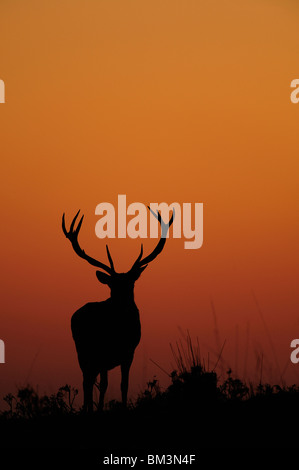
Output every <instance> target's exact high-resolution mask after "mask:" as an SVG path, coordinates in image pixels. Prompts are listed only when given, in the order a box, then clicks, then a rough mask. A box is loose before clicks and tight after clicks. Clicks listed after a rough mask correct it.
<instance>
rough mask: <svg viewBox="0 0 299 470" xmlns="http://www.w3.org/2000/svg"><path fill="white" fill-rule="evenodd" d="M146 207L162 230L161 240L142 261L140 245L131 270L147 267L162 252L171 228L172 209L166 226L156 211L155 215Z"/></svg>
mask: <svg viewBox="0 0 299 470" xmlns="http://www.w3.org/2000/svg"><path fill="white" fill-rule="evenodd" d="M147 207H148V209H149V210H150V212H151V213H152V214H153V215H154V217H156V219H157V220H158V222H159V223H160V225H161V229H162V233H161V238H160V240H159V242H158V244H157V245H156V247H155V248H154V250H153V251H152V252H151V253H150V254H149V255H148V256H146V257H145V258H144V259H142V254H143V247H142V245H141V251H140V255H139V256H138V258H137V260H136V261H135V263H134V264H133V266H132V268H131V269H132V270H133V269H135V268H141V267H142V266H144V265H147V264H148V263H150V262H151V261H153V260H154V259H155V258H156V257H157V256H158V255H159V254H160V253H161V251H162V250H163V248H164V245H165V243H166V236H167V232H168V229H169V227H170V226H171V224H172V223H173V220H174V216H175V210H174V208H173V209H172V216H171V218H170V220H169V222H168V224H166V223H165V222H164V221H163V220H162V217H161V214H160V212H159V211H157V213H155V212H154V211H153V210H152V209H151V208H150V207H149V206H147Z"/></svg>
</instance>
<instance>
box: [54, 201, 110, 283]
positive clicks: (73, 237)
mask: <svg viewBox="0 0 299 470" xmlns="http://www.w3.org/2000/svg"><path fill="white" fill-rule="evenodd" d="M79 213H80V210H78V212H77V214H76V215H75V217H74V218H73V221H72V223H71V226H70V230H69V231H67V229H66V227H65V214H63V216H62V230H63V233H64V235H65V236H66V238H68V239H69V240H70V242H71V244H72V247H73V250H74V251H75V253H76V254H77V255H78V256H80V258H82V259H85V260H86V261H88V263H89V264H91V265H92V266H96V267H97V268H101V269H104V271H106V272H107V273H109V274H113V273H115V270H114V265H113V261H112V257H111V255H110V252H109V248H108V245H106V251H107V256H108V260H109V263H110V267H109V266H106V264H104V263H101V262H100V261H98V260H96V259H94V258H91V257H90V256H88V255H87V254H86V253H85V251H84V250H82V248H81V247H80V245H79V242H78V235H79V232H80V228H81V225H82V222H83V218H84V215H82V217H81V219H80V220H79V222H78V225H77V228H76V229H74V227H75V223H76V220H77V218H78V215H79Z"/></svg>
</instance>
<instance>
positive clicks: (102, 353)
mask: <svg viewBox="0 0 299 470" xmlns="http://www.w3.org/2000/svg"><path fill="white" fill-rule="evenodd" d="M149 210H150V212H151V213H152V214H153V215H154V216H155V217H156V218H157V220H158V221H159V223H160V226H161V237H160V239H159V242H158V244H157V245H156V247H155V248H154V250H153V251H152V253H150V254H149V255H148V256H146V257H145V258H143V247H142V245H141V250H140V254H139V256H138V258H137V259H136V261H135V263H134V264H133V266H132V268H131V269H130V270H129V271H128V272H126V273H117V272H116V271H115V269H114V264H113V260H112V257H111V255H110V252H109V248H108V246H107V245H106V250H107V256H108V260H109V264H110V266H107V265H106V264H104V263H101V262H100V261H97V260H96V259H94V258H91V257H90V256H88V255H87V254H86V253H85V251H84V250H83V249H82V248H81V247H80V245H79V242H78V235H79V231H80V229H81V225H82V222H83V217H84V216H82V217H81V219H80V220H79V222H78V224H77V227H76V228H75V224H76V220H77V218H78V215H79V212H80V211H78V212H77V214H76V216H75V217H74V219H73V221H72V223H71V225H70V229H69V231H68V230H67V229H66V226H65V215H64V214H63V217H62V229H63V233H64V235H65V236H66V238H68V240H69V241H70V242H71V244H72V247H73V249H74V251H75V253H76V254H77V255H78V256H80V258H83V259H85V260H86V261H87V262H88V263H89V264H91V265H92V266H95V267H98V268H100V269H101V270H102V271H97V272H96V275H97V278H98V280H99V281H100V282H101V283H102V284H107V285H108V286H109V287H110V290H111V295H110V298H108V299H107V300H105V301H103V302H90V303H87V304H86V305H84V306H83V307H81V308H80V309H79V310H77V311H76V312H75V313H74V314H73V316H72V320H71V328H72V335H73V338H74V341H75V345H76V349H77V354H78V361H79V365H80V368H81V370H82V373H83V392H84V405H83V409H84V411H85V412H92V411H93V386H94V384H95V381H96V378H97V376H98V375H99V374H100V385H99V389H100V400H99V407H98V409H99V410H101V409H103V406H104V396H105V392H106V390H107V386H108V371H109V370H111V369H113V368H114V367H117V366H120V367H121V393H122V403H123V405H124V406H126V403H127V394H128V384H129V371H130V367H131V364H132V361H133V357H134V352H135V349H136V347H137V346H138V344H139V341H140V337H141V326H140V317H139V310H138V308H137V306H136V304H135V301H134V285H135V281H137V279H138V278H139V277H140V275H141V274H142V272H143V271H144V269H145V268H146V267H147V265H148V264H149V263H150V262H151V261H153V260H154V259H155V258H156V257H157V256H158V255H159V253H161V251H162V250H163V248H164V245H165V242H166V235H167V232H168V229H169V227H170V226H171V224H172V222H173V219H174V211H173V214H172V217H171V219H170V221H169V222H168V223H164V222H163V220H162V218H161V215H160V213H159V212H158V213H157V214H156V213H154V212H153V211H152V210H151V209H150V208H149ZM103 271H106V272H103Z"/></svg>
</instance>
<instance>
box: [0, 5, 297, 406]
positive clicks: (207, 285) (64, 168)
mask: <svg viewBox="0 0 299 470" xmlns="http://www.w3.org/2000/svg"><path fill="white" fill-rule="evenodd" d="M298 15H299V7H298V5H297V4H296V2H294V1H286V0H276V1H270V0H267V1H266V0H250V1H243V2H240V1H237V0H225V1H224V0H218V1H216V0H215V1H210V0H209V1H208V0H206V1H202V0H200V1H199V0H188V1H184V2H183V1H177V0H175V1H174V0H164V1H163V2H161V1H160V0H159V1H158V0H151V1H148V0H145V1H142V2H140V1H139V0H128V1H126V2H124V1H121V0H113V1H111V0H101V1H98V0H87V1H84V2H83V1H82V0H80V1H79V0H63V1H61V0H60V1H58V0H51V1H48V2H39V1H37V0H35V1H33V0H27V1H26V2H13V3H12V2H10V1H8V0H2V2H1V5H0V48H1V55H0V57H1V61H0V78H1V79H3V80H4V81H5V85H6V103H5V104H1V105H0V149H1V170H2V171H1V180H2V181H1V201H2V205H1V222H2V223H1V265H2V269H1V278H2V279H1V286H2V288H1V303H2V307H1V320H0V338H1V339H3V340H4V341H5V345H6V364H5V365H0V393H1V392H3V393H4V392H7V391H8V390H9V391H13V390H14V388H15V386H16V385H24V384H26V383H27V382H30V383H31V384H32V385H36V384H39V389H40V391H55V390H56V389H57V387H58V386H60V385H63V384H65V383H66V382H68V383H71V384H73V385H78V386H80V384H81V373H80V370H79V367H78V365H77V359H76V355H75V349H74V345H73V342H72V338H71V334H70V326H69V325H70V317H71V315H72V313H73V312H74V311H75V310H76V309H77V308H78V307H80V306H81V305H83V304H84V303H86V302H87V301H91V300H103V299H105V298H106V297H107V296H108V294H109V291H108V289H107V287H105V286H102V285H101V284H99V282H98V281H97V279H96V276H95V269H94V268H92V267H91V266H89V265H88V264H87V263H84V262H83V261H82V260H79V259H78V258H77V257H76V255H75V254H74V253H73V251H72V250H71V248H70V246H69V244H68V242H67V241H66V240H65V238H64V236H63V234H62V230H61V215H62V213H63V212H66V214H67V216H68V220H69V219H70V218H71V217H72V216H73V215H74V214H75V212H76V211H77V210H78V209H79V208H81V210H82V212H83V213H84V214H85V220H84V225H83V227H82V230H81V232H82V233H81V234H80V237H81V238H80V240H81V244H82V246H84V248H85V249H86V251H88V253H90V254H91V255H93V256H94V257H98V258H100V259H102V260H103V261H105V256H106V255H105V243H104V241H101V240H99V239H97V238H96V236H95V234H94V226H95V223H96V221H97V220H98V217H96V216H95V215H94V211H95V207H96V205H97V204H99V203H100V202H104V201H107V202H112V203H116V201H117V195H118V194H126V195H127V200H128V203H131V202H135V201H138V202H142V203H144V204H148V203H150V202H162V201H165V202H168V203H171V202H174V201H177V202H180V203H183V202H193V203H194V202H203V203H204V243H203V247H202V248H201V249H199V250H197V251H194V250H184V249H183V242H182V240H173V239H169V240H168V241H167V244H166V247H165V250H164V252H163V254H162V255H161V256H160V257H159V259H157V260H156V261H155V262H154V263H152V265H151V266H150V267H149V268H148V269H147V270H146V271H145V272H144V274H143V275H142V278H141V279H140V280H139V281H138V283H137V284H136V289H135V297H136V303H137V305H138V307H139V309H140V313H141V321H142V330H143V337H142V341H141V343H140V345H139V347H138V350H137V352H136V358H135V362H134V364H133V366H132V387H131V393H132V394H134V393H135V394H136V393H137V392H138V390H139V387H143V386H144V384H145V382H146V381H147V380H149V379H151V378H152V376H153V375H154V374H157V375H158V376H159V378H160V379H161V381H163V383H164V380H165V379H167V377H166V376H165V377H164V376H163V372H161V371H160V370H159V369H158V368H157V367H155V366H154V365H153V364H152V363H151V362H150V359H153V360H155V361H156V362H158V363H159V364H160V365H161V366H162V367H163V368H165V369H167V370H169V371H171V361H172V358H171V353H170V348H169V342H175V341H176V340H177V339H179V338H181V334H180V332H179V330H178V326H179V327H180V328H182V329H183V330H185V331H186V329H189V330H190V333H191V336H192V337H194V338H196V336H198V338H199V342H200V344H201V348H202V355H203V356H204V357H205V358H206V360H207V354H208V352H209V357H210V362H211V364H214V363H215V360H216V358H217V354H218V352H219V348H218V346H217V342H216V337H215V331H214V330H215V324H214V320H213V314H212V309H211V299H212V300H213V303H214V306H215V311H216V315H217V323H218V329H219V338H220V343H221V344H222V343H223V342H224V340H226V345H225V349H224V352H223V357H224V359H225V361H226V365H230V366H231V368H232V369H233V372H235V373H238V375H240V376H241V377H243V376H244V375H246V378H247V379H248V380H249V379H251V380H253V379H256V378H257V376H258V374H259V372H257V357H261V355H262V354H263V356H264V372H263V373H264V378H265V380H269V381H274V380H279V377H280V375H281V374H282V373H283V372H284V369H285V367H286V366H287V369H286V371H285V372H284V375H283V377H284V378H285V379H286V380H287V382H289V383H293V382H297V383H298V380H299V365H297V366H296V365H292V364H291V362H290V361H289V356H290V342H291V340H292V339H294V338H298V336H299V312H298V300H299V295H298V287H297V279H298V274H299V273H298V254H299V249H298V238H299V237H298V228H299V224H298V166H299V164H298V120H299V104H298V105H296V104H292V103H291V101H290V93H291V89H290V83H291V81H292V80H293V79H294V78H299V70H298V48H299V37H298ZM153 244H154V242H153V240H147V241H144V248H145V251H147V250H148V252H149V251H150V249H151V248H152V246H153ZM109 247H110V249H111V252H112V254H113V259H114V262H115V264H116V267H117V269H119V270H127V269H128V268H129V267H130V266H131V263H132V261H133V260H134V259H135V258H136V256H137V255H138V253H139V250H140V240H130V239H127V240H111V241H109ZM252 292H254V295H255V296H256V298H257V300H258V304H259V307H260V309H261V312H262V315H263V320H262V318H261V315H260V313H259V311H258V309H257V306H256V304H255V302H254V298H253V294H252ZM248 331H249V335H248V334H247V332H248ZM247 340H248V347H247V346H246V344H247ZM271 344H272V346H271ZM246 351H247V353H246ZM246 354H247V357H248V359H247V363H246ZM224 370H225V369H224ZM218 371H219V373H221V368H219V369H218ZM117 374H118V372H113V373H112V374H111V376H112V378H113V380H112V381H111V386H110V387H109V392H108V399H109V398H112V397H113V396H114V394H115V395H117V396H118V388H119V385H118V382H117V381H116V378H117V377H118V376H117ZM165 383H167V381H166V382H165ZM3 393H2V395H3ZM0 407H2V405H0Z"/></svg>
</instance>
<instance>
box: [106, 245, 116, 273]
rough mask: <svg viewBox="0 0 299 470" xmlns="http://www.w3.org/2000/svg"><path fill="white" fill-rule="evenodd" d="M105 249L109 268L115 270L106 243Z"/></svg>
mask: <svg viewBox="0 0 299 470" xmlns="http://www.w3.org/2000/svg"><path fill="white" fill-rule="evenodd" d="M106 251H107V256H108V259H109V263H110V266H111V269H112V271H113V272H115V269H114V264H113V260H112V256H111V255H110V251H109V248H108V245H106Z"/></svg>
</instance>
